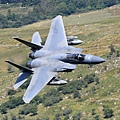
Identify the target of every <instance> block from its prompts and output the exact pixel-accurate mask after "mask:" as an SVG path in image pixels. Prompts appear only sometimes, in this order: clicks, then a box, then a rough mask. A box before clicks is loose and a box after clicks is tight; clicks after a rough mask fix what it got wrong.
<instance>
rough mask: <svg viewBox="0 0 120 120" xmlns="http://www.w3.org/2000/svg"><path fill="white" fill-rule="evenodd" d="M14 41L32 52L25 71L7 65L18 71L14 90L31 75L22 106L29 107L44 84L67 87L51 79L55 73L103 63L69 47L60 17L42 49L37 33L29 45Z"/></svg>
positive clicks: (52, 25) (54, 21)
mask: <svg viewBox="0 0 120 120" xmlns="http://www.w3.org/2000/svg"><path fill="white" fill-rule="evenodd" d="M14 39H16V40H18V41H19V42H22V43H23V44H25V45H27V46H29V47H31V50H32V53H30V54H29V57H30V58H31V60H30V61H28V63H27V64H26V66H27V67H22V66H20V65H17V64H15V63H13V62H11V61H6V62H8V63H9V64H11V65H13V66H15V67H17V68H19V69H20V70H21V73H20V75H19V77H18V79H17V81H16V82H15V84H14V88H15V89H17V88H18V87H19V86H21V85H22V84H23V83H24V82H25V81H26V80H27V79H28V77H29V76H30V75H32V79H31V81H30V84H29V86H28V88H27V90H26V91H25V94H24V96H23V100H24V102H25V103H29V102H30V101H31V100H32V99H33V98H34V97H35V96H36V95H37V94H38V93H39V92H40V91H41V90H42V89H43V88H44V87H45V85H47V84H48V85H58V84H59V85H62V84H66V83H67V82H66V81H64V80H59V79H56V78H55V77H54V76H55V75H56V74H57V72H71V71H72V70H74V69H75V68H76V65H75V64H99V63H102V62H105V60H104V59H103V58H100V57H98V56H94V55H90V54H83V53H82V49H80V48H75V47H72V46H68V43H67V39H66V34H65V29H64V25H63V21H62V16H60V15H59V16H57V17H55V18H54V19H53V20H52V23H51V27H50V31H49V34H48V37H47V40H46V42H45V45H44V46H43V47H42V46H41V44H40V42H41V38H40V36H39V33H38V32H36V33H34V34H33V38H32V42H27V41H25V40H21V39H19V38H14Z"/></svg>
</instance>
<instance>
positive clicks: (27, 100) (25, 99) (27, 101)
mask: <svg viewBox="0 0 120 120" xmlns="http://www.w3.org/2000/svg"><path fill="white" fill-rule="evenodd" d="M22 99H23V101H24V102H25V103H26V104H27V103H30V100H29V99H27V98H26V97H25V96H23V98H22Z"/></svg>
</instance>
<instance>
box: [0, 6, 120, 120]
mask: <svg viewBox="0 0 120 120" xmlns="http://www.w3.org/2000/svg"><path fill="white" fill-rule="evenodd" d="M119 8H120V5H116V6H113V7H110V8H106V9H104V10H99V11H92V12H88V13H83V14H76V15H70V16H67V17H63V21H64V24H65V30H66V34H67V35H77V36H78V37H79V39H81V40H83V41H84V42H83V44H81V45H77V46H76V47H79V48H82V49H83V53H89V54H94V55H98V56H101V57H103V58H105V59H106V62H105V63H103V64H100V65H93V66H89V65H78V66H77V69H76V70H74V71H73V72H72V73H59V74H58V77H60V78H62V79H64V80H67V81H68V84H67V85H65V86H46V87H45V88H44V89H43V90H42V91H41V92H40V93H39V94H38V96H37V97H36V98H35V99H34V101H32V102H31V103H30V104H26V105H25V104H24V103H23V102H22V101H21V97H22V96H23V94H24V92H25V89H24V87H25V86H22V87H21V88H20V89H18V90H17V91H14V90H13V84H14V82H15V80H16V78H17V76H18V74H19V70H18V69H16V68H14V67H11V66H9V65H8V64H7V63H5V62H4V61H5V60H8V59H9V60H11V61H14V62H16V63H18V64H21V65H25V63H26V61H27V59H28V54H29V53H30V50H29V48H27V47H26V46H25V45H22V44H21V43H19V42H17V41H15V40H13V39H12V37H13V36H18V37H20V38H23V39H25V40H28V41H31V37H32V34H33V33H34V32H35V31H39V33H40V35H41V37H42V39H43V41H45V39H46V37H47V34H48V32H49V28H50V23H51V20H45V21H42V22H38V23H34V24H32V25H27V26H24V27H21V28H7V29H0V51H1V52H0V63H1V65H0V104H1V106H0V119H1V120H6V119H7V120H68V119H70V120H80V119H82V120H105V119H108V120H119V119H120V13H119ZM26 84H27V83H26ZM53 102H54V104H53ZM3 108H4V109H3ZM27 110H28V111H27ZM29 112H30V113H29ZM107 117H108V118H107Z"/></svg>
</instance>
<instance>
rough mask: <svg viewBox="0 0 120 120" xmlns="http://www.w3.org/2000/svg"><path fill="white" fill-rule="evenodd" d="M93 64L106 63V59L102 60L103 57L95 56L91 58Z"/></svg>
mask: <svg viewBox="0 0 120 120" xmlns="http://www.w3.org/2000/svg"><path fill="white" fill-rule="evenodd" d="M91 62H92V63H95V64H98V63H103V62H105V59H103V58H101V57H98V56H93V57H92V58H91Z"/></svg>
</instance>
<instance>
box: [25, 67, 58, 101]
mask: <svg viewBox="0 0 120 120" xmlns="http://www.w3.org/2000/svg"><path fill="white" fill-rule="evenodd" d="M55 74H56V72H51V71H50V67H49V66H43V67H38V68H35V69H34V74H33V77H32V79H31V82H30V84H29V86H28V88H27V90H26V92H25V94H24V96H23V100H24V102H25V103H29V102H30V101H31V100H32V99H33V98H34V97H35V96H36V95H37V94H38V93H39V92H40V91H41V90H42V89H43V88H44V87H45V85H46V84H47V83H48V82H49V81H50V80H51V79H52V78H53V77H54V76H55Z"/></svg>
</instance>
